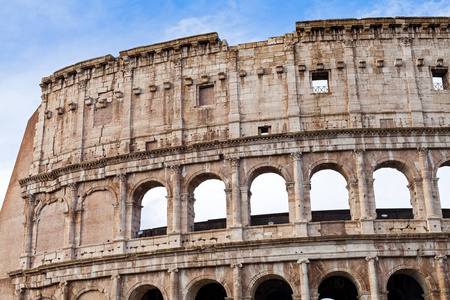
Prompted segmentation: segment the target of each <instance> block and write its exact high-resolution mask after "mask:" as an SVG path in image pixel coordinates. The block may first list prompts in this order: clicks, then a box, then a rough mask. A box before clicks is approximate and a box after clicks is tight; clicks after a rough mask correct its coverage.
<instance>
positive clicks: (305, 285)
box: [297, 259, 311, 300]
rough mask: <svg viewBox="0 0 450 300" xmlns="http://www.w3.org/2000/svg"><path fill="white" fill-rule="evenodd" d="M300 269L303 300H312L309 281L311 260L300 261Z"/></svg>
mask: <svg viewBox="0 0 450 300" xmlns="http://www.w3.org/2000/svg"><path fill="white" fill-rule="evenodd" d="M297 263H298V265H299V268H300V290H301V296H302V298H301V299H302V300H310V296H311V295H310V291H309V280H308V264H309V260H307V259H304V260H298V261H297Z"/></svg>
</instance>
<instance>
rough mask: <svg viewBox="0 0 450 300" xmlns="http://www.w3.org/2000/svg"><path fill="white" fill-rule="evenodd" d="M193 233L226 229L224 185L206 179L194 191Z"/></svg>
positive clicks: (216, 180)
mask: <svg viewBox="0 0 450 300" xmlns="http://www.w3.org/2000/svg"><path fill="white" fill-rule="evenodd" d="M194 199H195V203H194V210H195V213H194V231H201V230H211V229H220V228H226V227H227V222H226V216H227V199H226V195H225V184H224V183H223V181H222V180H219V179H207V180H205V181H203V182H202V183H200V184H199V185H198V186H197V187H196V188H195V190H194Z"/></svg>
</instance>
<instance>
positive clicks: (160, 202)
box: [140, 186, 167, 236]
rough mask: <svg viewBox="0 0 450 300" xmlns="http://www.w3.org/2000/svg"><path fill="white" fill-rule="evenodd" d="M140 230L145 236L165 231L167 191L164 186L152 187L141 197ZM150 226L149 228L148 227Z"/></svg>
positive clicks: (161, 233) (164, 232) (160, 233)
mask: <svg viewBox="0 0 450 300" xmlns="http://www.w3.org/2000/svg"><path fill="white" fill-rule="evenodd" d="M141 206H142V209H141V226H140V230H141V231H144V232H146V233H147V235H145V236H155V235H163V234H166V232H167V191H166V189H165V188H164V187H162V186H159V187H154V188H152V189H150V190H148V192H147V193H145V195H144V198H142V204H141ZM149 228H150V229H149Z"/></svg>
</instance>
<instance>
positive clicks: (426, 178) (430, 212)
mask: <svg viewBox="0 0 450 300" xmlns="http://www.w3.org/2000/svg"><path fill="white" fill-rule="evenodd" d="M417 152H418V154H419V164H420V175H421V177H422V188H423V196H424V201H425V208H426V210H427V217H434V216H436V213H435V210H434V200H433V188H432V186H431V177H430V175H429V172H428V149H427V148H418V149H417Z"/></svg>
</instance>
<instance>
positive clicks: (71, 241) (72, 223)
mask: <svg viewBox="0 0 450 300" xmlns="http://www.w3.org/2000/svg"><path fill="white" fill-rule="evenodd" d="M69 190H70V192H71V194H72V195H71V196H72V197H71V201H70V207H69V211H68V213H69V238H68V239H67V244H66V246H65V250H66V251H67V252H66V255H68V257H67V258H68V259H74V258H75V253H74V248H75V243H76V242H75V235H76V222H77V212H76V210H77V204H78V203H77V202H78V186H77V184H76V183H71V184H69Z"/></svg>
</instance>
